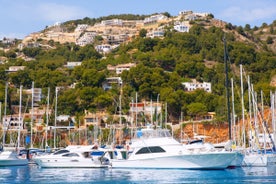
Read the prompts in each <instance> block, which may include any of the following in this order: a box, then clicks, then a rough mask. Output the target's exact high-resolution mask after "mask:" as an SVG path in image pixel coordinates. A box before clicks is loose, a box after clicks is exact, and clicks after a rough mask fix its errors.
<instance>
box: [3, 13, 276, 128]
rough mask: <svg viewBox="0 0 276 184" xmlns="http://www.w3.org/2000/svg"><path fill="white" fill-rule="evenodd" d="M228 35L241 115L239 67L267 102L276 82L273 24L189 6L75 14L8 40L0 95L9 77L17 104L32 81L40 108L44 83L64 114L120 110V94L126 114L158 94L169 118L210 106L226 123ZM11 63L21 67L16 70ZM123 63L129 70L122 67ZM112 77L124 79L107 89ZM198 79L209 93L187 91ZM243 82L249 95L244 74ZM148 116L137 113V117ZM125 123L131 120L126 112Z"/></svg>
mask: <svg viewBox="0 0 276 184" xmlns="http://www.w3.org/2000/svg"><path fill="white" fill-rule="evenodd" d="M223 38H225V39H226V41H227V51H228V58H227V60H228V62H229V66H230V67H229V68H230V71H229V76H230V77H231V78H233V79H234V81H235V89H234V90H235V94H236V96H235V109H236V111H237V112H236V113H237V116H240V115H241V102H240V82H239V80H240V66H241V65H242V66H243V67H244V70H245V74H246V75H248V76H250V77H251V82H252V83H253V84H254V90H255V91H256V93H258V95H259V94H260V92H261V91H263V93H264V96H265V100H266V101H265V102H264V103H265V105H266V107H269V106H270V91H274V90H275V87H276V82H275V81H276V50H275V46H276V22H275V21H274V22H273V23H272V24H270V25H267V24H263V25H262V26H261V27H254V28H251V27H250V25H246V26H245V27H241V26H235V25H232V24H231V23H227V22H225V21H222V20H217V19H216V18H214V16H213V15H212V14H204V13H195V12H191V11H188V12H182V13H181V14H179V15H178V16H175V17H174V16H171V15H169V14H168V13H163V14H162V13H160V14H154V15H148V16H145V15H143V16H142V15H141V16H139V15H112V16H108V17H104V18H103V17H102V18H99V19H90V18H84V19H83V20H71V21H68V22H64V23H61V24H56V25H53V26H48V27H47V28H46V29H45V30H41V31H39V32H35V33H32V34H30V35H28V36H27V37H26V38H25V39H23V40H22V41H21V40H3V41H2V42H1V44H0V47H2V48H3V49H2V50H1V51H0V59H1V66H0V75H1V83H0V89H1V92H0V101H4V89H5V83H6V81H8V82H9V84H10V87H11V88H12V89H13V90H10V93H11V94H10V97H11V98H10V99H9V106H12V104H16V103H17V102H18V100H17V98H16V95H18V94H16V88H19V86H20V85H23V86H24V88H30V87H31V85H32V82H33V81H34V83H35V86H36V87H37V88H41V89H42V93H43V94H42V97H43V98H42V100H41V102H40V103H39V104H38V105H41V106H43V105H45V101H46V99H45V97H46V96H47V95H46V93H47V88H48V87H50V89H51V102H53V100H54V95H55V94H54V91H55V87H57V86H58V87H59V89H60V91H59V98H58V106H59V114H69V115H71V116H78V117H80V118H81V117H83V116H84V115H85V112H87V111H88V112H93V113H94V112H97V111H104V112H107V113H108V114H118V113H119V108H118V106H119V105H118V104H119V103H118V100H117V99H119V96H120V94H121V93H122V92H123V94H122V102H121V103H122V104H121V105H122V110H121V112H122V113H123V114H125V115H130V112H129V109H130V102H131V100H133V99H135V98H136V97H135V94H136V93H137V94H138V97H137V98H138V99H137V100H138V101H150V100H152V99H154V101H158V100H159V101H160V102H162V103H163V107H164V105H165V104H167V108H168V112H167V113H168V121H170V122H172V123H178V122H179V117H180V114H181V113H183V115H184V117H185V119H192V118H194V117H197V116H203V115H204V114H206V113H207V112H215V113H216V119H215V121H216V122H218V123H222V122H225V121H226V110H227V109H226V105H225V102H226V93H225V71H224V45H223ZM122 65H123V66H122ZM12 66H23V68H24V69H22V68H21V69H18V70H16V71H14V70H11V68H10V67H12ZM119 66H121V68H123V69H122V70H124V71H120V72H118V71H117V69H118V68H119ZM125 66H131V67H130V68H127V67H125ZM132 66H133V67H132ZM124 67H125V68H127V69H125V68H124ZM112 77H117V78H118V77H120V81H119V82H117V83H116V82H115V83H112V85H111V86H108V87H109V88H105V87H106V85H107V82H106V81H107V79H109V78H112ZM117 78H116V79H117ZM194 80H195V81H197V82H199V83H204V82H207V83H210V84H211V92H206V91H204V90H202V89H198V90H195V91H192V92H189V91H187V89H185V87H184V86H183V83H184V82H191V81H194ZM244 83H245V94H248V91H247V90H248V86H247V81H246V78H244ZM108 89H110V90H108ZM13 95H14V96H15V97H12V96H13ZM258 98H260V97H258ZM157 99H158V100H157ZM27 103H28V102H27V101H25V102H24V104H27ZM245 103H246V104H248V98H247V100H246V102H245ZM164 109H165V108H163V109H162V113H163V114H162V115H163V120H164V117H165V116H164V113H165V110H164ZM159 116H160V115H159ZM148 118H149V117H148V116H146V115H143V114H141V115H139V121H140V122H143V123H145V122H147V121H148V120H147V119H148ZM102 121H103V122H104V123H107V124H110V123H114V121H115V122H117V121H118V120H114V119H111V118H110V117H109V118H105V119H102ZM123 121H124V123H126V124H127V123H130V122H129V120H128V119H127V118H126V119H124V120H123ZM117 123H118V122H117Z"/></svg>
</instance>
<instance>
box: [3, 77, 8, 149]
mask: <svg viewBox="0 0 276 184" xmlns="http://www.w3.org/2000/svg"><path fill="white" fill-rule="evenodd" d="M7 98H8V82H6V87H5V106H4V117H5V119H6V117H7ZM5 139H6V132H5V126H4V121H3V144H2V145H3V146H4V144H5V143H6V141H5Z"/></svg>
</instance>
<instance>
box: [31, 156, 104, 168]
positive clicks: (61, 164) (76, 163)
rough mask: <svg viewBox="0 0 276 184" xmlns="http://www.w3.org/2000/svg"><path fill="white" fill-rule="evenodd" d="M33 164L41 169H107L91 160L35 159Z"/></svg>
mask: <svg viewBox="0 0 276 184" xmlns="http://www.w3.org/2000/svg"><path fill="white" fill-rule="evenodd" d="M34 161H35V163H36V164H37V165H38V166H39V167H42V168H107V167H109V166H108V165H102V164H101V163H99V164H97V163H95V162H94V161H93V160H92V159H62V158H58V159H56V158H35V159H34Z"/></svg>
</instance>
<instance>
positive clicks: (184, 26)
mask: <svg viewBox="0 0 276 184" xmlns="http://www.w3.org/2000/svg"><path fill="white" fill-rule="evenodd" d="M174 29H175V30H176V31H178V32H181V33H184V32H189V29H190V25H189V22H187V21H184V22H177V23H176V24H175V25H174Z"/></svg>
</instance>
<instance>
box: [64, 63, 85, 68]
mask: <svg viewBox="0 0 276 184" xmlns="http://www.w3.org/2000/svg"><path fill="white" fill-rule="evenodd" d="M76 66H81V62H80V61H74V62H67V65H65V67H67V68H69V69H73V68H75V67H76Z"/></svg>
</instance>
